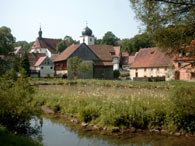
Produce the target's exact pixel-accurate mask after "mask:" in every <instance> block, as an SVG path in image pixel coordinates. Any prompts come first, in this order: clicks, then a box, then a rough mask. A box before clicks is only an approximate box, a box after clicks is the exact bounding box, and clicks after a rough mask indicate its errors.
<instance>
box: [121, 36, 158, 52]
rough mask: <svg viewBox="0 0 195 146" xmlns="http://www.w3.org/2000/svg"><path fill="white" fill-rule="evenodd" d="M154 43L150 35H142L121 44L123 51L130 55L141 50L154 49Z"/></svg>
mask: <svg viewBox="0 0 195 146" xmlns="http://www.w3.org/2000/svg"><path fill="white" fill-rule="evenodd" d="M154 46H155V45H154V42H153V39H152V37H151V36H150V35H149V34H148V33H142V34H138V35H135V36H134V37H133V38H131V39H125V40H123V41H122V43H121V47H122V49H123V51H127V52H129V53H132V52H137V51H139V49H141V48H148V47H154Z"/></svg>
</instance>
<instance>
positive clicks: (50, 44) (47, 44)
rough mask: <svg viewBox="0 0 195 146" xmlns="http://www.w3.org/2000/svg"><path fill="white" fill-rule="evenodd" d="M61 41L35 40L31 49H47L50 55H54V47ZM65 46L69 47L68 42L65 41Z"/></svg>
mask: <svg viewBox="0 0 195 146" xmlns="http://www.w3.org/2000/svg"><path fill="white" fill-rule="evenodd" d="M60 41H62V40H61V39H50V38H37V39H36V41H35V43H34V44H33V46H32V49H37V48H47V49H48V50H49V51H50V52H51V53H52V54H56V53H57V52H56V46H57V44H58V43H59V42H60ZM66 45H67V46H69V45H70V44H69V42H68V41H66Z"/></svg>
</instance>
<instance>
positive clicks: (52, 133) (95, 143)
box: [32, 118, 195, 146]
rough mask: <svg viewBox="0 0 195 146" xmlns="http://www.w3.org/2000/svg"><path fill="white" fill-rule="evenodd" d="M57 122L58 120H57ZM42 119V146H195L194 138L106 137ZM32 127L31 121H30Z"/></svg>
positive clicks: (158, 136)
mask: <svg viewBox="0 0 195 146" xmlns="http://www.w3.org/2000/svg"><path fill="white" fill-rule="evenodd" d="M57 121H59V120H57ZM57 121H56V120H55V121H53V120H50V119H48V118H43V125H42V129H41V131H42V132H41V138H40V137H39V140H40V141H41V142H42V143H43V144H44V146H195V138H191V137H175V136H163V135H151V134H137V133H136V134H130V135H125V136H107V135H101V134H97V132H96V133H94V132H93V131H84V130H81V129H80V128H78V127H77V126H73V125H71V126H70V125H69V124H68V126H67V123H66V125H65V124H64V123H59V122H57ZM32 125H33V121H32Z"/></svg>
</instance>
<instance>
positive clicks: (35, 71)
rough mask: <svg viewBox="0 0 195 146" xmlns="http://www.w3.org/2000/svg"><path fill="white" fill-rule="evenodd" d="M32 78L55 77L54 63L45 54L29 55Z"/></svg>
mask: <svg viewBox="0 0 195 146" xmlns="http://www.w3.org/2000/svg"><path fill="white" fill-rule="evenodd" d="M27 55H28V58H29V62H30V69H31V77H54V74H55V70H54V63H53V62H52V61H51V59H50V58H49V57H48V56H45V54H43V53H28V54H27Z"/></svg>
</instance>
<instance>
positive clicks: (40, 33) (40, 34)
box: [39, 26, 42, 39]
mask: <svg viewBox="0 0 195 146" xmlns="http://www.w3.org/2000/svg"><path fill="white" fill-rule="evenodd" d="M39 39H42V30H41V26H40V30H39Z"/></svg>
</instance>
